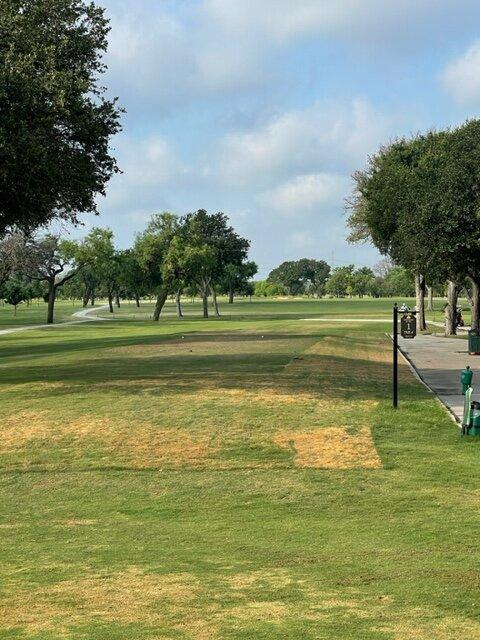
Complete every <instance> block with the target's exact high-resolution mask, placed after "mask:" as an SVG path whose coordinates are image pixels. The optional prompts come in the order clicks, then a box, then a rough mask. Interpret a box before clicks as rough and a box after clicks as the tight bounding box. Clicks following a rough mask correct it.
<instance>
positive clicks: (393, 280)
mask: <svg viewBox="0 0 480 640" xmlns="http://www.w3.org/2000/svg"><path fill="white" fill-rule="evenodd" d="M383 295H384V296H386V297H392V296H402V297H405V298H410V297H411V296H414V295H415V285H414V282H413V278H412V274H411V273H410V272H409V271H407V270H406V269H404V268H403V267H392V268H391V269H390V270H389V271H388V273H387V274H386V275H385V278H384V280H383Z"/></svg>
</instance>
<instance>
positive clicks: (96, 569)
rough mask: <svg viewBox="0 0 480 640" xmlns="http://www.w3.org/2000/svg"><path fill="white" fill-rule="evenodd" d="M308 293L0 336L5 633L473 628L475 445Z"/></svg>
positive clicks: (451, 632)
mask: <svg viewBox="0 0 480 640" xmlns="http://www.w3.org/2000/svg"><path fill="white" fill-rule="evenodd" d="M376 302H377V301H374V302H372V307H370V306H369V305H368V303H367V301H365V302H363V301H360V302H359V308H358V309H357V308H355V312H354V313H357V315H358V316H362V317H363V314H365V313H369V315H370V314H371V315H373V316H374V315H375V313H377V307H375V304H376ZM306 304H312V303H309V302H307V303H304V302H301V301H300V302H298V303H297V302H278V303H272V302H267V303H263V302H259V303H255V302H254V303H251V304H250V303H243V306H241V305H242V303H238V304H237V306H235V307H234V310H233V311H232V316H231V318H230V317H228V318H223V319H220V320H215V319H212V320H210V321H203V320H200V319H198V318H196V317H195V318H190V317H188V318H186V319H185V320H184V321H177V320H175V319H173V318H167V319H165V320H164V321H163V322H161V323H159V324H158V325H153V324H152V323H149V322H145V321H144V320H141V319H139V318H135V319H134V318H131V317H130V318H129V312H128V310H127V309H128V307H125V311H124V310H123V309H122V310H121V314H122V316H123V321H121V322H108V323H106V322H105V323H91V324H90V323H89V324H86V325H74V326H69V327H63V328H61V327H58V328H56V329H55V330H53V331H32V332H28V333H23V334H18V335H15V334H12V335H7V336H3V337H2V338H1V339H0V355H1V357H0V385H1V387H0V390H1V394H2V437H1V438H0V465H1V466H0V492H1V500H0V541H1V542H0V544H1V546H0V557H1V564H0V638H2V639H3V638H5V639H24V638H25V639H26V638H28V639H33V640H53V639H57V638H72V639H75V640H80V639H82V640H83V639H85V640H86V639H92V638H94V639H95V640H97V639H98V640H100V639H110V638H115V639H125V640H127V639H128V640H134V639H135V640H143V639H149V640H152V639H158V638H168V639H172V640H173V639H177V638H178V639H199V640H217V639H219V640H223V639H226V640H229V639H237V640H243V639H246V638H255V639H265V640H267V639H268V640H270V639H278V640H280V639H282V640H283V639H285V638H292V639H297V638H305V639H312V640H313V639H323V638H328V639H342V640H343V639H348V638H355V639H358V638H365V639H372V640H373V639H375V640H380V639H382V640H387V639H402V640H403V639H404V638H420V639H422V640H423V639H425V640H427V639H428V640H430V639H431V638H435V639H440V640H441V639H443V638H445V639H449V640H450V639H454V640H455V639H456V638H459V639H460V638H463V639H466V638H472V639H473V638H477V637H479V636H480V620H479V617H478V600H479V599H478V583H479V577H480V573H479V571H478V564H479V561H480V551H479V549H478V545H477V544H476V536H477V532H478V530H479V526H480V514H479V509H478V506H479V504H480V491H479V490H480V481H479V480H478V479H477V477H476V474H475V470H476V468H477V466H478V450H477V445H476V443H475V442H466V441H463V440H461V439H459V438H458V435H457V430H456V428H455V426H454V425H453V423H452V422H451V420H450V418H449V417H448V416H447V414H446V413H445V412H444V411H443V410H442V409H441V407H440V405H439V404H438V403H437V402H436V401H435V400H434V399H433V398H432V396H431V395H430V394H429V393H428V392H427V391H426V390H425V389H424V388H423V387H422V386H421V385H419V384H418V383H417V382H416V381H415V380H414V378H413V376H411V374H410V372H409V371H408V369H406V367H402V371H401V396H400V397H401V409H400V410H399V411H398V412H396V413H394V412H393V410H392V409H390V406H389V394H390V344H389V342H388V340H387V338H386V337H385V335H384V332H385V330H387V329H388V325H387V324H385V323H381V322H379V323H378V324H376V323H370V324H361V323H355V322H354V321H353V322H351V323H348V324H342V323H332V324H328V323H315V322H308V321H307V322H299V321H297V320H295V319H294V318H295V317H305V305H306ZM267 305H268V306H267ZM349 305H350V307H351V308H352V309H353V305H354V303H353V302H350V301H349ZM308 308H309V309H311V313H312V314H313V315H320V314H322V313H324V307H323V306H322V303H316V306H314V305H313V304H312V306H310V307H308ZM384 308H385V310H386V313H387V314H388V304H387V303H385V301H384ZM372 309H373V310H372ZM332 312H333V311H332V309H331V308H330V309H328V313H332ZM338 312H339V314H340V313H342V314H343V313H345V312H346V309H338ZM360 312H361V313H360ZM147 314H148V310H147ZM117 315H120V314H117Z"/></svg>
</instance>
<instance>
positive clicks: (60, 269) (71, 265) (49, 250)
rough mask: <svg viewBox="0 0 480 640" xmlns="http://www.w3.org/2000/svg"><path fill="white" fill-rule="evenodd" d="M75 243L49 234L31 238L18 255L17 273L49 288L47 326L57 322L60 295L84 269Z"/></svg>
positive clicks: (47, 294)
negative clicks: (55, 317) (57, 302)
mask: <svg viewBox="0 0 480 640" xmlns="http://www.w3.org/2000/svg"><path fill="white" fill-rule="evenodd" d="M76 253H77V252H76V246H75V243H74V242H71V241H68V240H62V239H61V238H60V237H59V236H56V235H53V234H48V235H46V236H43V237H40V238H36V237H35V236H32V237H27V238H26V240H25V243H24V244H23V246H22V247H21V248H19V251H18V254H17V263H16V267H15V269H16V271H18V273H21V274H23V275H24V276H26V277H27V278H29V279H30V280H33V281H35V282H44V283H45V284H46V286H47V293H46V297H47V303H48V308H47V324H52V323H53V320H54V311H55V300H56V297H57V291H58V289H59V288H60V287H62V286H63V285H64V284H65V283H67V282H68V281H69V280H71V279H72V278H74V277H75V276H76V275H77V273H78V271H79V270H80V269H81V268H82V264H81V263H80V262H78V261H77V259H76Z"/></svg>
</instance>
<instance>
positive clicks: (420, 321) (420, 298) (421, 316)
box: [415, 273, 427, 331]
mask: <svg viewBox="0 0 480 640" xmlns="http://www.w3.org/2000/svg"><path fill="white" fill-rule="evenodd" d="M415 296H416V299H417V300H416V305H415V309H416V310H417V312H418V313H417V327H418V330H419V331H425V329H426V328H427V325H426V322H425V276H422V275H421V274H420V273H416V274H415Z"/></svg>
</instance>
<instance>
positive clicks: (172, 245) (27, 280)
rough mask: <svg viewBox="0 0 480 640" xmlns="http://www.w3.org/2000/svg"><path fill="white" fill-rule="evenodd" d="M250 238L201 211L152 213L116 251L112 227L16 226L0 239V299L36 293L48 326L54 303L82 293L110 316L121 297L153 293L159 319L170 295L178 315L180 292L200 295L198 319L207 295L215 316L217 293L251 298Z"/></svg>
mask: <svg viewBox="0 0 480 640" xmlns="http://www.w3.org/2000/svg"><path fill="white" fill-rule="evenodd" d="M249 247H250V241H249V240H247V239H246V238H243V237H241V236H240V235H239V234H238V233H237V232H236V231H235V230H234V229H233V227H231V226H230V225H229V223H228V217H227V216H226V215H225V214H224V213H214V214H209V213H207V212H206V211H205V210H203V209H200V210H198V211H196V212H194V213H189V214H187V215H185V216H182V217H179V216H175V215H173V214H171V213H167V212H164V213H161V214H156V215H153V216H152V217H151V219H150V221H149V223H148V225H147V227H146V229H145V230H144V231H143V232H142V233H140V234H138V235H137V237H136V238H135V242H134V244H133V246H132V247H131V248H129V249H124V250H118V249H116V248H115V244H114V238H113V232H112V231H111V230H110V229H101V228H94V229H92V230H91V231H90V233H89V234H88V235H87V236H86V237H85V238H84V239H83V240H82V241H77V242H74V241H72V240H65V239H62V238H60V237H59V236H56V235H53V234H47V235H44V236H36V235H34V234H33V235H32V234H28V233H25V232H21V231H19V230H17V231H15V232H13V233H11V234H8V235H6V236H5V237H4V238H3V240H2V241H1V242H0V296H1V297H2V299H4V300H5V301H6V302H7V303H9V304H12V305H14V308H15V309H16V307H17V305H18V304H20V303H21V302H22V301H26V300H30V299H31V298H32V297H34V296H35V294H37V295H38V294H39V293H40V294H41V295H42V296H43V297H44V299H45V301H46V302H47V303H48V311H47V323H52V322H53V320H54V308H55V301H56V299H57V298H58V297H59V296H60V297H72V298H80V299H82V301H83V305H84V306H85V307H86V306H87V305H88V304H89V303H90V304H92V305H93V304H95V300H96V299H97V298H106V299H107V301H108V307H109V310H110V312H111V313H113V311H114V305H117V306H120V300H121V299H122V298H124V299H125V298H129V299H134V300H135V301H136V304H137V306H140V300H141V298H142V297H145V296H148V297H154V299H155V308H154V313H153V319H154V320H156V321H157V320H158V319H159V318H160V315H161V313H162V309H163V307H164V305H165V302H166V301H167V299H168V297H169V296H173V297H174V298H175V300H176V308H177V314H178V316H179V317H182V315H183V313H182V305H181V296H182V294H189V295H199V296H200V297H201V299H202V308H203V317H204V318H208V316H209V298H211V301H212V306H213V309H214V313H215V314H216V315H217V316H218V315H220V311H219V307H218V302H217V294H219V293H220V294H226V295H228V302H229V303H233V300H234V296H235V295H252V294H253V284H252V282H251V278H252V277H253V276H254V275H255V273H256V272H257V265H256V264H255V263H254V262H252V261H249V260H248V250H249Z"/></svg>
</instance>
